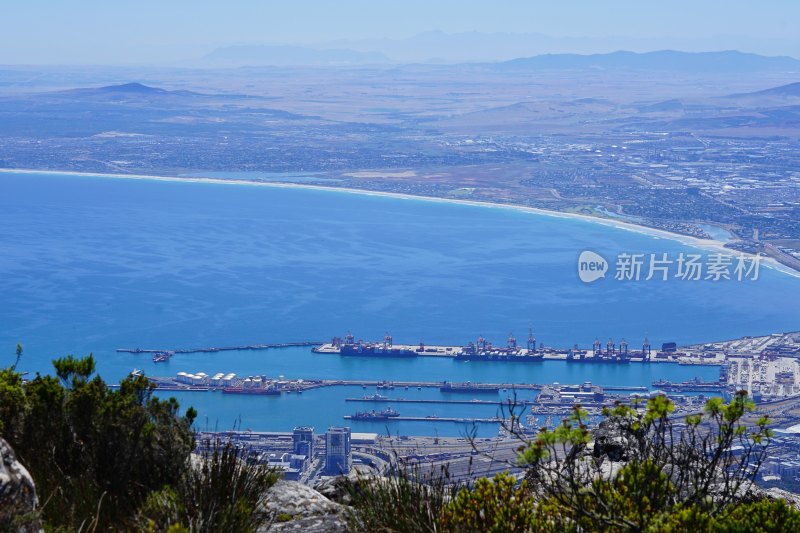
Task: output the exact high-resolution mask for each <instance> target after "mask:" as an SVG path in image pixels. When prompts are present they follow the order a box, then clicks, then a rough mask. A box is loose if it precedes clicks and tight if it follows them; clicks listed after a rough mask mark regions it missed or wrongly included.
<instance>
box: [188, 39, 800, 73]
mask: <svg viewBox="0 0 800 533" xmlns="http://www.w3.org/2000/svg"><path fill="white" fill-rule="evenodd" d="M396 64H397V63H396V62H394V61H392V59H390V58H389V57H387V56H386V55H384V54H383V53H380V52H368V51H357V50H351V49H345V48H330V49H317V48H309V47H303V46H293V45H263V46H260V45H259V46H228V47H224V48H218V49H217V50H215V51H213V52H212V53H210V54H208V55H206V56H204V57H202V58H200V59H198V60H196V61H194V62H191V63H190V65H189V66H195V67H206V68H235V67H246V66H254V67H255V66H337V65H338V66H348V65H349V66H359V65H396ZM470 65H473V66H476V67H480V66H483V67H487V68H489V69H492V70H501V71H514V70H589V69H591V70H621V69H627V70H642V71H647V70H650V71H673V72H685V73H737V72H760V71H784V72H786V71H788V72H793V71H797V72H799V73H800V60H798V59H794V58H792V57H788V56H764V55H758V54H750V53H744V52H739V51H736V50H728V51H720V52H680V51H675V50H660V51H655V52H642V53H639V52H630V51H617V52H610V53H607V54H589V55H583V54H544V55H534V56H530V57H520V58H517V59H512V60H509V61H502V62H483V63H470Z"/></svg>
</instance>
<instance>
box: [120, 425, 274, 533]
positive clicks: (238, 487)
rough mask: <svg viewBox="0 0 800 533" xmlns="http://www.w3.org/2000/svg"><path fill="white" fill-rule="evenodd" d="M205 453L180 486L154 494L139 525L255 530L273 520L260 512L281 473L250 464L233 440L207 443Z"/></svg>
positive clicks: (137, 520)
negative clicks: (206, 451) (264, 498)
mask: <svg viewBox="0 0 800 533" xmlns="http://www.w3.org/2000/svg"><path fill="white" fill-rule="evenodd" d="M205 448H206V449H207V450H209V451H208V453H207V454H206V455H204V456H203V457H202V458H200V459H199V464H197V465H196V466H195V467H194V468H191V469H190V470H188V471H187V473H186V476H185V477H184V478H183V479H182V480H181V482H180V484H179V485H178V486H177V487H176V488H172V487H165V488H164V489H162V490H160V491H157V492H153V493H151V494H150V495H149V496H148V497H147V500H146V501H145V503H144V505H143V506H142V507H141V509H140V510H139V512H138V513H137V515H136V517H135V519H134V523H135V524H138V527H139V528H140V529H141V530H143V531H168V530H169V528H171V527H172V528H174V527H178V526H180V527H184V528H187V530H189V531H193V532H204V531H208V532H214V531H237V532H239V531H241V532H248V531H256V530H257V529H258V528H259V526H261V525H263V524H265V523H266V522H267V521H268V520H269V518H270V517H269V516H268V515H267V514H266V513H263V512H260V511H259V509H258V506H259V504H260V503H261V501H262V499H263V497H264V494H265V493H266V491H267V490H268V489H269V488H270V487H271V486H272V485H274V484H275V482H276V481H277V480H278V478H279V475H278V473H277V472H276V471H275V470H273V469H270V468H268V467H265V466H261V465H257V464H249V463H247V462H246V461H245V460H244V457H242V452H240V451H238V450H237V449H236V448H235V447H233V446H232V445H231V444H230V443H229V442H225V443H222V442H219V441H217V442H214V443H207V445H206V446H205Z"/></svg>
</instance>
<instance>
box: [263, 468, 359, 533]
mask: <svg viewBox="0 0 800 533" xmlns="http://www.w3.org/2000/svg"><path fill="white" fill-rule="evenodd" d="M265 502H266V503H265V509H264V511H265V512H266V513H267V514H268V515H269V516H270V519H271V520H270V523H269V525H268V526H266V527H265V528H263V529H262V531H268V532H270V533H273V532H285V531H303V532H309V533H329V532H330V533H333V532H337V533H338V532H340V531H346V530H347V522H346V518H347V508H346V507H345V506H343V505H340V504H338V503H335V502H332V501H331V500H329V499H328V498H326V497H325V496H323V495H322V494H320V493H319V492H317V491H316V490H314V489H312V488H311V487H307V486H306V485H303V484H301V483H297V482H295V481H279V482H278V483H276V484H275V485H274V486H273V487H272V488H271V489H270V490H269V492H268V493H267V495H266V498H265Z"/></svg>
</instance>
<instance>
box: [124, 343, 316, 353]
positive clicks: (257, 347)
mask: <svg viewBox="0 0 800 533" xmlns="http://www.w3.org/2000/svg"><path fill="white" fill-rule="evenodd" d="M322 344H323V343H321V342H314V341H300V342H274V343H269V344H245V345H242V346H220V347H208V348H176V349H173V350H165V349H163V348H158V349H156V348H117V352H119V353H134V354H135V353H148V354H157V353H165V354H169V355H174V354H177V353H215V352H235V351H243V350H269V349H272V348H294V347H298V346H300V347H303V346H306V347H308V346H321V345H322Z"/></svg>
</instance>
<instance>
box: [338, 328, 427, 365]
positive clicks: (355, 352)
mask: <svg viewBox="0 0 800 533" xmlns="http://www.w3.org/2000/svg"><path fill="white" fill-rule="evenodd" d="M331 345H332V346H334V347H335V348H338V351H339V355H343V356H350V357H377V358H386V359H395V358H406V357H416V356H417V352H416V351H414V350H412V349H411V348H409V347H397V346H393V345H392V337H391V335H389V334H387V335H386V336H385V337H384V338H383V342H381V343H378V342H364V341H362V340H359V341H356V340H355V337H353V334H352V333H350V332H348V333H347V335H345V338H344V339H341V338H334V339H333V341H332V342H331Z"/></svg>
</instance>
